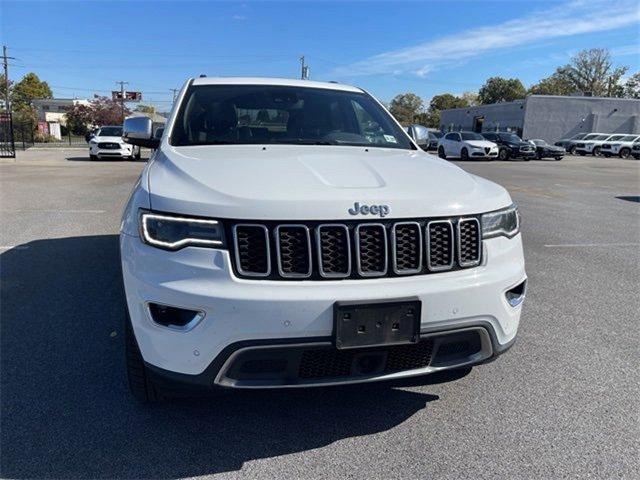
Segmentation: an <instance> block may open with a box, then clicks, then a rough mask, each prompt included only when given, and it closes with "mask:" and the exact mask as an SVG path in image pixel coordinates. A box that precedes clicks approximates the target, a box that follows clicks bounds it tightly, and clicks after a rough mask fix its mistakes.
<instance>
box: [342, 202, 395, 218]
mask: <svg viewBox="0 0 640 480" xmlns="http://www.w3.org/2000/svg"><path fill="white" fill-rule="evenodd" d="M348 212H349V214H350V215H358V214H361V215H378V216H379V217H381V218H382V217H386V216H387V215H389V205H360V202H356V203H354V204H353V207H351V208H350V209H349V210H348Z"/></svg>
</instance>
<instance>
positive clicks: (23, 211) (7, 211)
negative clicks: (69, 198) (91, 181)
mask: <svg viewBox="0 0 640 480" xmlns="http://www.w3.org/2000/svg"><path fill="white" fill-rule="evenodd" d="M0 213H106V210H38V209H33V210H0Z"/></svg>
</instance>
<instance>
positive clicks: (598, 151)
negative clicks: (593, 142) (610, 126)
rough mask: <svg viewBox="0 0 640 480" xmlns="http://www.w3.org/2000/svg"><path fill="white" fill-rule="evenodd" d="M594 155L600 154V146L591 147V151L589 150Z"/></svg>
mask: <svg viewBox="0 0 640 480" xmlns="http://www.w3.org/2000/svg"><path fill="white" fill-rule="evenodd" d="M591 153H592V154H593V156H594V157H599V156H600V147H593V151H592V152H591Z"/></svg>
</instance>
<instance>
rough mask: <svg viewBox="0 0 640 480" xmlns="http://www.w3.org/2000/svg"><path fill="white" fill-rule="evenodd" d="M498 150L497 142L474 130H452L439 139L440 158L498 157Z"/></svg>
mask: <svg viewBox="0 0 640 480" xmlns="http://www.w3.org/2000/svg"><path fill="white" fill-rule="evenodd" d="M498 152H499V148H498V145H497V144H495V143H493V142H490V141H489V140H487V139H486V138H484V137H483V136H482V135H480V134H479V133H474V132H450V133H447V134H446V135H445V136H443V137H442V138H440V140H439V141H438V156H439V157H440V158H452V157H453V158H460V159H461V160H469V159H470V158H476V159H486V158H488V159H493V158H497V157H498Z"/></svg>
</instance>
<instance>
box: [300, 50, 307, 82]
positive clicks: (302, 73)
mask: <svg viewBox="0 0 640 480" xmlns="http://www.w3.org/2000/svg"><path fill="white" fill-rule="evenodd" d="M300 78H301V79H302V80H309V65H305V63H304V55H302V56H301V57H300Z"/></svg>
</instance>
